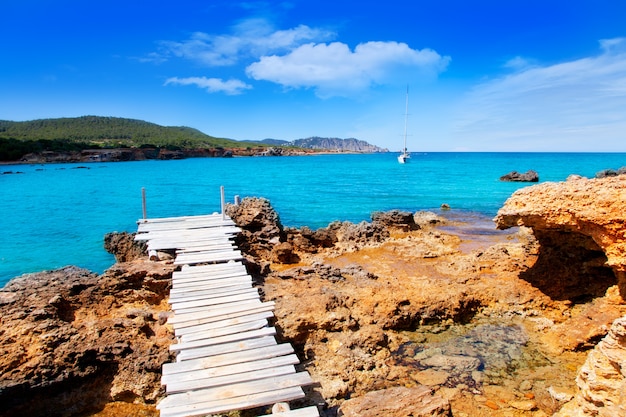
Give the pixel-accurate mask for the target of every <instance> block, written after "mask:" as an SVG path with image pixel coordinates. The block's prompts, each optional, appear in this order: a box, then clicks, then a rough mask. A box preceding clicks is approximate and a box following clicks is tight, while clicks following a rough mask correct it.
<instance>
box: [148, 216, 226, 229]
mask: <svg viewBox="0 0 626 417" xmlns="http://www.w3.org/2000/svg"><path fill="white" fill-rule="evenodd" d="M197 222H203V223H226V224H235V223H234V222H233V221H232V219H231V218H230V217H228V216H224V217H222V215H214V214H202V215H198V216H180V217H157V218H153V219H141V220H139V221H138V222H137V227H145V226H166V225H168V224H180V223H197Z"/></svg>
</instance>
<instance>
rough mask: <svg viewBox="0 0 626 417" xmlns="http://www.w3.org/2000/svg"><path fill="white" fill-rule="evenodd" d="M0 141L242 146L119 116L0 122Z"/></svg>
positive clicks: (200, 134)
mask: <svg viewBox="0 0 626 417" xmlns="http://www.w3.org/2000/svg"><path fill="white" fill-rule="evenodd" d="M0 138H3V139H17V140H31V141H37V140H60V141H68V142H79V143H91V144H95V145H98V146H100V147H119V146H133V147H139V146H141V145H147V144H150V145H155V146H167V145H174V146H179V147H181V148H198V147H216V146H242V143H241V142H238V141H234V140H229V139H224V138H216V137H213V136H209V135H206V134H204V133H202V132H200V131H199V130H196V129H192V128H190V127H184V126H175V127H166V126H160V125H157V124H154V123H149V122H145V121H142V120H134V119H124V118H119V117H101V116H83V117H74V118H60V119H40V120H31V121H26V122H12V121H2V120H0Z"/></svg>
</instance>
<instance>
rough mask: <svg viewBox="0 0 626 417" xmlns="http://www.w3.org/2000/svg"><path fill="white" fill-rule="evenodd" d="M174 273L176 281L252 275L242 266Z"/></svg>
mask: <svg viewBox="0 0 626 417" xmlns="http://www.w3.org/2000/svg"><path fill="white" fill-rule="evenodd" d="M217 265H219V264H217ZM174 274H175V275H172V280H173V281H175V282H185V281H197V280H198V279H203V280H206V281H210V280H214V279H220V278H229V277H240V276H250V274H248V271H246V269H245V268H242V267H237V268H232V267H231V268H224V269H216V270H214V271H208V272H202V271H198V272H195V271H191V272H185V273H176V272H175V273H174Z"/></svg>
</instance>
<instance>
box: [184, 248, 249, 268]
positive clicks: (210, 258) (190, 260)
mask: <svg viewBox="0 0 626 417" xmlns="http://www.w3.org/2000/svg"><path fill="white" fill-rule="evenodd" d="M239 259H243V255H242V254H241V252H239V251H229V252H224V253H210V252H198V253H195V254H193V255H191V254H182V255H180V256H177V257H176V259H175V260H174V265H190V264H199V263H204V262H224V261H230V260H239Z"/></svg>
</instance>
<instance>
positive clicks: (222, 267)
mask: <svg viewBox="0 0 626 417" xmlns="http://www.w3.org/2000/svg"><path fill="white" fill-rule="evenodd" d="M227 271H232V272H239V271H244V272H245V271H247V269H246V267H245V266H244V265H243V264H242V263H241V261H230V262H224V263H220V264H210V265H185V266H183V267H182V268H181V270H180V271H174V275H176V276H181V277H186V276H195V275H210V274H214V273H217V272H227Z"/></svg>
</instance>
